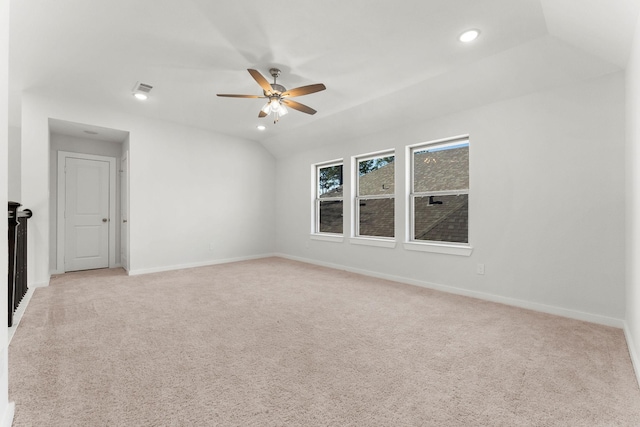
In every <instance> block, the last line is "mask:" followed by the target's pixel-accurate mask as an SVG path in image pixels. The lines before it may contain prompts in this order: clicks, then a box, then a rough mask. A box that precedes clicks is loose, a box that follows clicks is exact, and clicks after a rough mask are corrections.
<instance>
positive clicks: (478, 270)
mask: <svg viewBox="0 0 640 427" xmlns="http://www.w3.org/2000/svg"><path fill="white" fill-rule="evenodd" d="M476 273H478V274H484V264H481V263H478V266H477V267H476Z"/></svg>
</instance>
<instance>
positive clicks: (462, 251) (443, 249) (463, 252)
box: [404, 242, 473, 256]
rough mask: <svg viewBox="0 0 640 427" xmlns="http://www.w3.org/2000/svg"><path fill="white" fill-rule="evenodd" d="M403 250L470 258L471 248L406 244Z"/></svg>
mask: <svg viewBox="0 0 640 427" xmlns="http://www.w3.org/2000/svg"><path fill="white" fill-rule="evenodd" d="M404 248H405V249H406V250H408V251H419V252H433V253H437V254H446V255H459V256H471V252H473V248H472V247H471V246H469V245H456V244H447V243H426V242H424V243H423V242H420V243H418V242H407V243H405V244H404Z"/></svg>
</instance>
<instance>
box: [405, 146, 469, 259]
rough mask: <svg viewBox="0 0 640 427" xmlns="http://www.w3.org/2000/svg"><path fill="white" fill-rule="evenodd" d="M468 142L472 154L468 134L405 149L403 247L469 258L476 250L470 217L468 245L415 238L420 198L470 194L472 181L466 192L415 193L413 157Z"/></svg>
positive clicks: (461, 190) (459, 190) (464, 190)
mask: <svg viewBox="0 0 640 427" xmlns="http://www.w3.org/2000/svg"><path fill="white" fill-rule="evenodd" d="M463 143H466V144H468V147H469V153H471V142H470V138H469V135H460V136H455V137H452V138H445V139H440V140H435V141H429V142H421V143H418V144H413V145H408V146H407V147H406V171H407V174H406V194H407V197H406V202H407V203H406V218H407V227H406V238H405V243H404V248H405V249H406V250H412V251H422V252H435V253H444V254H450V255H461V256H470V255H471V253H472V251H473V247H472V246H471V218H470V215H469V217H468V222H467V236H468V238H467V240H468V241H467V242H466V243H461V242H447V241H438V240H417V239H415V237H414V236H415V201H416V198H418V197H430V196H459V195H463V194H466V195H467V197H469V195H470V187H471V180H469V186H468V187H467V188H466V189H458V190H437V191H419V192H416V191H415V181H414V178H415V174H414V172H415V171H414V167H415V166H414V165H415V162H414V154H415V153H416V152H417V151H424V150H427V149H434V148H445V147H451V146H456V145H460V144H463ZM468 169H469V173H470V170H471V161H470V160H469V165H468Z"/></svg>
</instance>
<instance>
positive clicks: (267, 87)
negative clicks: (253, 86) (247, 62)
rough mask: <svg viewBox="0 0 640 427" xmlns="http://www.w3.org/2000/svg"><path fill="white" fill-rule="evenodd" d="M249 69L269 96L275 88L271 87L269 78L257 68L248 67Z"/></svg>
mask: <svg viewBox="0 0 640 427" xmlns="http://www.w3.org/2000/svg"><path fill="white" fill-rule="evenodd" d="M247 71H248V72H249V74H251V77H253V79H254V80H255V81H256V82H258V84H259V85H260V87H261V88H262V90H264V92H265V94H266V95H267V96H269V95H271V93H272V91H273V88H272V87H271V85H270V84H269V82H268V81H267V79H265V78H264V76H263V75H262V74H260V72H259V71H257V70H252V69H251V68H248V69H247Z"/></svg>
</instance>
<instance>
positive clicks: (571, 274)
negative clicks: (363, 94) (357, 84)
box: [276, 73, 625, 326]
mask: <svg viewBox="0 0 640 427" xmlns="http://www.w3.org/2000/svg"><path fill="white" fill-rule="evenodd" d="M425 96H428V94H425ZM462 134H469V135H470V141H471V148H470V156H471V157H470V181H471V184H470V192H471V193H470V242H471V244H472V246H473V248H474V249H473V253H472V255H471V256H470V257H464V256H454V255H444V254H434V253H423V252H409V251H406V250H404V248H403V247H402V245H401V244H398V245H397V247H396V248H394V249H388V248H380V247H369V246H359V245H352V244H350V243H349V241H348V240H349V239H348V238H347V239H345V241H344V242H343V243H333V242H324V241H317V240H310V239H309V232H310V223H311V219H310V215H311V203H310V187H311V177H310V175H311V174H310V165H311V164H313V163H317V162H322V161H327V160H332V159H336V158H344V159H345V175H346V177H345V178H346V179H345V188H347V189H348V188H349V186H350V177H349V174H350V173H351V167H350V165H349V162H350V158H351V156H353V155H357V154H362V153H368V152H372V151H376V150H382V149H389V148H394V149H395V150H396V156H397V160H396V188H397V193H396V194H397V195H402V194H404V191H405V190H404V188H405V183H404V181H403V180H402V179H401V178H402V177H403V176H404V164H405V163H404V157H405V152H404V147H405V146H406V145H409V144H415V143H419V142H423V141H430V140H436V139H440V138H445V137H450V136H456V135H462ZM624 141H625V134H624V77H623V75H622V74H621V73H616V74H612V75H608V76H605V77H603V78H599V79H597V80H593V81H589V82H586V83H580V84H576V85H573V86H569V87H561V88H556V89H554V90H549V91H545V92H541V93H536V94H532V95H528V96H525V97H521V98H516V99H511V100H507V101H504V102H499V103H495V104H491V105H486V106H483V107H480V108H475V109H472V110H468V111H463V112H459V113H456V114H452V115H447V116H445V117H441V118H439V119H435V120H431V121H427V122H424V123H415V124H413V125H410V126H405V127H402V128H398V129H395V130H394V131H391V132H386V133H381V134H377V135H370V136H368V137H363V138H361V139H358V140H347V141H339V140H337V141H336V144H335V145H331V146H327V147H322V148H319V149H317V150H312V151H308V152H304V153H302V154H295V155H292V156H290V157H286V158H282V159H278V168H277V171H278V174H277V181H276V183H277V190H278V195H277V201H278V207H279V210H278V215H277V220H278V225H277V229H276V230H277V236H278V240H277V247H278V251H279V252H280V253H283V254H285V255H287V256H291V257H295V258H302V259H307V260H312V261H314V262H318V263H324V264H330V265H336V266H344V267H346V268H348V269H351V270H354V271H365V272H369V273H372V274H377V275H381V276H384V277H390V278H396V279H400V280H404V281H407V282H410V283H415V284H420V285H424V286H430V287H436V288H441V289H448V290H452V291H456V292H460V293H464V294H469V295H475V296H481V297H484V298H489V299H493V300H498V301H503V302H507V303H510V304H515V305H521V306H525V307H531V308H534V309H538V310H542V311H548V312H552V313H558V314H562V315H566V316H570V317H575V318H582V319H588V320H592V321H596V322H601V323H605V324H612V325H617V326H622V319H623V318H624V312H625V303H624V237H625V227H624V204H625V201H624V196H625V193H624ZM348 195H349V192H348V191H347V192H346V193H345V197H347V196H348ZM345 205H346V206H345V207H346V209H345V213H344V214H345V218H346V220H345V236H346V237H349V236H350V233H351V228H350V222H349V220H348V218H349V217H350V214H351V208H350V206H349V203H345ZM396 223H397V226H396V236H399V239H398V240H399V242H400V243H401V242H402V238H403V236H404V228H405V223H406V220H405V205H404V203H403V201H402V200H398V201H397V202H396ZM477 263H484V264H485V265H486V274H485V275H477V274H476V265H477Z"/></svg>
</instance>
